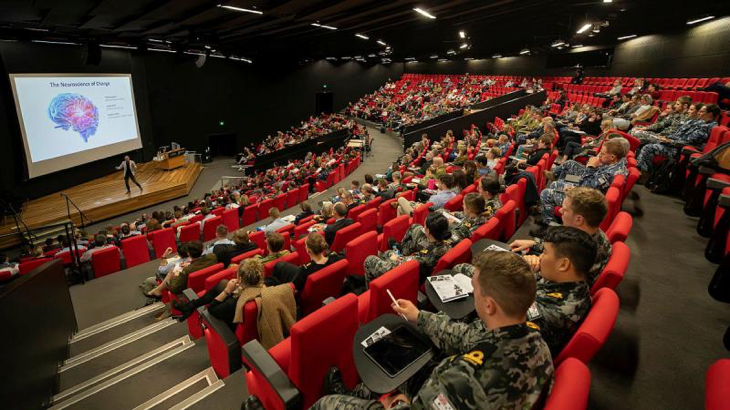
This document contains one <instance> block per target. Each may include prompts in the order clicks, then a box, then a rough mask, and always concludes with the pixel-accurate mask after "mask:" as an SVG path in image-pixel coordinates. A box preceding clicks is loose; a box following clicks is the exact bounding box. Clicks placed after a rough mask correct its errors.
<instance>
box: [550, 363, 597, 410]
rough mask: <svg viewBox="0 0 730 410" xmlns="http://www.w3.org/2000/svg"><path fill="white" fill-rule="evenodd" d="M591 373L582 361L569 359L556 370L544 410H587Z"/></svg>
mask: <svg viewBox="0 0 730 410" xmlns="http://www.w3.org/2000/svg"><path fill="white" fill-rule="evenodd" d="M590 388H591V372H590V371H589V370H588V367H587V366H586V365H585V364H583V363H582V362H581V361H580V360H578V359H574V358H568V359H565V361H563V363H561V364H560V365H559V366H557V368H556V369H555V376H554V382H553V387H552V389H551V390H550V394H549V395H548V396H547V400H546V401H545V406H544V407H543V410H585V408H586V407H587V406H588V392H589V390H590Z"/></svg>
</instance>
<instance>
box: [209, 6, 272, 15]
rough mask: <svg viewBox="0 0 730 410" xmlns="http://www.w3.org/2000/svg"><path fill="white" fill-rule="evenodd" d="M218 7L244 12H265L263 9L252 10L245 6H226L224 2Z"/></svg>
mask: <svg viewBox="0 0 730 410" xmlns="http://www.w3.org/2000/svg"><path fill="white" fill-rule="evenodd" d="M218 7H220V8H222V9H228V10H233V11H240V12H243V13H253V14H264V12H263V11H258V10H251V9H244V8H241V7H233V6H224V5H222V4H219V5H218Z"/></svg>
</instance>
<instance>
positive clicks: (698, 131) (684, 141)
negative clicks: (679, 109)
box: [636, 104, 721, 182]
mask: <svg viewBox="0 0 730 410" xmlns="http://www.w3.org/2000/svg"><path fill="white" fill-rule="evenodd" d="M720 113H721V111H720V107H718V106H717V105H716V104H707V105H704V106H702V108H700V110H699V111H698V119H697V120H695V121H687V122H686V123H684V125H682V126H681V127H679V129H678V130H677V132H675V133H674V134H670V135H667V136H666V137H663V136H661V135H660V136H658V137H657V140H658V141H659V142H658V143H655V144H648V145H646V146H644V148H642V149H641V152H640V153H639V156H638V157H637V158H636V162H637V167H638V168H639V169H640V170H641V172H642V173H643V175H642V182H643V181H645V180H646V178H647V177H648V175H649V173H650V172H651V170H652V161H653V160H654V157H656V156H657V155H661V156H664V157H667V158H674V157H675V156H676V155H677V151H678V150H680V149H681V148H682V147H683V146H686V145H690V146H693V147H697V148H701V147H702V146H703V145H704V144H705V141H707V138H709V137H710V131H712V129H713V128H715V126H717V119H718V117H719V116H720Z"/></svg>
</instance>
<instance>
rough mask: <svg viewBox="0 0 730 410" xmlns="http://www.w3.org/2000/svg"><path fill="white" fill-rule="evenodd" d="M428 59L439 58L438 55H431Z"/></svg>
mask: <svg viewBox="0 0 730 410" xmlns="http://www.w3.org/2000/svg"><path fill="white" fill-rule="evenodd" d="M429 57H431V58H433V59H436V58H439V56H438V55H436V54H431V55H430V56H429Z"/></svg>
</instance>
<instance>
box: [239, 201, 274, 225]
mask: <svg viewBox="0 0 730 410" xmlns="http://www.w3.org/2000/svg"><path fill="white" fill-rule="evenodd" d="M272 206H274V200H273V199H267V200H265V201H261V202H259V212H258V216H257V219H256V220H257V221H260V220H262V219H266V218H268V217H269V209H271V207H272ZM244 213H245V212H244Z"/></svg>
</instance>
